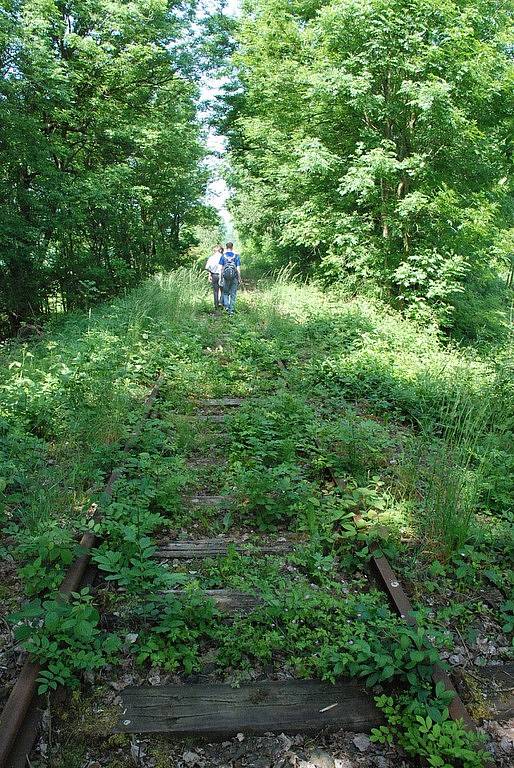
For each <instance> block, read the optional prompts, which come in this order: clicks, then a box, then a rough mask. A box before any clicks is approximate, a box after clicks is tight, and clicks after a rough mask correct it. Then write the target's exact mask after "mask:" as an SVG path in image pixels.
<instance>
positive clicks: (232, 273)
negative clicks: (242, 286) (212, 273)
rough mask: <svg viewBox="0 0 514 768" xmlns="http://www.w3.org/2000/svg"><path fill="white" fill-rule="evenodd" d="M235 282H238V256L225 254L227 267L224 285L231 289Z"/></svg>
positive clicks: (224, 271)
mask: <svg viewBox="0 0 514 768" xmlns="http://www.w3.org/2000/svg"><path fill="white" fill-rule="evenodd" d="M234 280H237V267H236V254H235V253H230V255H228V254H227V253H226V254H225V265H224V267H223V283H224V284H225V285H226V286H227V287H229V286H231V285H232V283H233V282H234Z"/></svg>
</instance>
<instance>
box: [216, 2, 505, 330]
mask: <svg viewBox="0 0 514 768" xmlns="http://www.w3.org/2000/svg"><path fill="white" fill-rule="evenodd" d="M511 8H512V7H511V3H510V2H502V1H501V0H479V2H476V1H474V2H467V1H462V0H333V1H332V2H325V3H324V2H319V0H293V2H290V1H287V2H286V0H253V1H252V2H249V3H247V4H246V6H245V9H246V10H245V13H244V14H243V18H242V21H241V25H240V29H239V32H238V40H239V49H238V51H237V52H236V54H235V57H234V66H235V68H236V73H237V74H236V78H235V79H234V81H233V83H232V87H231V92H227V95H226V98H225V105H226V112H225V116H224V118H223V121H222V122H223V124H224V126H225V130H226V132H227V133H228V135H229V141H230V149H231V157H232V168H233V178H232V183H233V185H234V186H235V188H236V190H237V198H236V203H235V213H236V217H237V219H238V226H239V229H240V231H242V232H244V233H245V234H246V235H247V236H248V237H251V238H253V239H254V240H255V241H256V242H257V243H258V245H259V247H266V244H267V243H268V247H269V242H270V241H272V242H274V243H275V245H274V246H273V247H274V248H275V249H276V250H277V251H280V249H283V250H284V251H285V252H286V253H287V257H288V258H291V257H293V258H294V259H295V260H296V261H298V262H300V264H303V265H304V267H305V268H306V269H310V270H313V268H314V269H315V270H316V271H317V274H318V275H320V276H322V277H323V279H325V280H327V281H334V280H339V279H341V277H343V276H345V275H349V274H354V275H357V276H359V277H360V278H366V279H372V280H374V281H376V282H379V283H380V285H381V286H383V287H385V288H386V289H387V291H388V293H389V295H390V296H391V298H392V300H393V301H394V302H395V303H396V304H398V305H400V306H403V307H404V308H406V309H409V311H416V312H417V313H418V314H422V315H426V314H427V313H430V314H431V315H433V314H434V313H435V315H436V316H437V318H438V319H439V321H440V322H442V323H443V324H444V325H450V324H451V318H452V312H453V307H454V305H455V303H456V302H457V301H458V300H459V299H458V297H459V294H462V292H465V291H467V290H471V289H472V287H473V285H474V284H475V283H476V281H477V280H482V281H483V280H487V279H488V276H489V275H490V273H491V265H492V259H491V254H492V249H493V246H494V243H495V241H496V240H497V239H498V237H500V236H501V230H502V228H503V227H504V226H505V216H504V214H505V209H506V200H507V197H508V185H506V184H505V177H506V176H507V175H508V172H509V164H510V162H511V156H510V153H509V148H508V137H509V132H508V119H509V116H511V114H512V91H511V86H512V60H511V58H510V57H509V52H510V50H511V49H509V47H508V45H507V42H506V41H507V35H506V30H507V29H508V23H509V17H510V14H511Z"/></svg>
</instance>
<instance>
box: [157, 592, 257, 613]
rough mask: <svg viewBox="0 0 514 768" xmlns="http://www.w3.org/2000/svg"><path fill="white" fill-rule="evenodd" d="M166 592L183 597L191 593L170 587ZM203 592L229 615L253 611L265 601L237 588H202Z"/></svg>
mask: <svg viewBox="0 0 514 768" xmlns="http://www.w3.org/2000/svg"><path fill="white" fill-rule="evenodd" d="M164 594H166V595H174V596H175V597H178V598H181V597H184V596H186V595H188V594H189V593H188V592H187V591H186V590H185V589H169V590H167V591H166V592H165V593H164ZM202 594H203V595H205V596H206V597H208V598H210V599H211V600H213V601H214V603H215V605H216V608H218V609H219V610H220V611H221V612H222V613H225V614H226V615H227V616H236V615H238V614H248V613H251V612H252V611H254V610H255V609H256V608H257V607H258V606H259V605H262V603H263V600H262V598H261V597H258V596H257V595H249V594H248V593H247V592H239V591H238V590H236V589H202Z"/></svg>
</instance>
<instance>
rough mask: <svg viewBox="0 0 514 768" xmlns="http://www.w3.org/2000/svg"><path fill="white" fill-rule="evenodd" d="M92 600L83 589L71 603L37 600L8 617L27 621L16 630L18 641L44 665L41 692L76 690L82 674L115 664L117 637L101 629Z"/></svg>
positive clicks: (41, 674)
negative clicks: (110, 663) (63, 687)
mask: <svg viewBox="0 0 514 768" xmlns="http://www.w3.org/2000/svg"><path fill="white" fill-rule="evenodd" d="M92 600H93V598H92V596H91V595H90V594H89V591H88V589H83V590H81V592H80V593H73V594H72V595H71V599H70V602H64V601H63V600H59V599H58V600H44V601H43V602H41V601H40V600H35V601H33V602H31V603H28V604H27V605H26V606H25V607H24V608H23V609H22V610H21V611H18V612H17V613H15V614H12V615H11V616H10V617H9V618H10V621H11V622H20V621H24V622H25V623H23V624H19V625H18V626H17V627H16V628H15V632H14V634H15V637H16V640H17V641H18V642H19V643H20V644H21V646H22V648H23V649H24V650H26V651H27V652H28V653H29V654H30V656H31V657H32V658H33V659H35V660H36V661H38V662H39V663H40V664H41V665H42V666H43V670H42V671H41V672H40V674H39V677H38V683H39V687H38V693H45V692H46V691H48V690H55V689H56V688H57V686H58V685H67V686H70V687H75V686H76V685H78V682H79V675H80V674H81V673H82V672H84V671H86V670H93V669H100V668H101V667H103V666H105V664H108V663H109V662H112V661H113V660H114V658H115V654H116V652H117V651H118V650H119V649H120V648H121V641H120V640H119V638H118V637H117V636H116V635H114V634H107V633H105V632H102V631H101V630H100V629H99V627H98V622H99V620H100V614H99V613H98V611H97V609H96V608H95V607H94V606H93V605H92Z"/></svg>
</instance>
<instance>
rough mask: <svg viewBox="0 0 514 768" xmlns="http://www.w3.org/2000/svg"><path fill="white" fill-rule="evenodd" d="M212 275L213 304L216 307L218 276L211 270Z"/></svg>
mask: <svg viewBox="0 0 514 768" xmlns="http://www.w3.org/2000/svg"><path fill="white" fill-rule="evenodd" d="M211 277H212V293H213V295H214V306H215V308H216V309H218V307H219V305H220V276H219V275H215V274H214V272H211Z"/></svg>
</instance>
